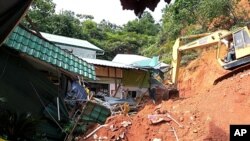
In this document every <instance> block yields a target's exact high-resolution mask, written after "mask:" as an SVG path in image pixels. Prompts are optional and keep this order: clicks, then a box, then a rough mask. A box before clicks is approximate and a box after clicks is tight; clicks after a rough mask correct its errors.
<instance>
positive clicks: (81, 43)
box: [41, 32, 104, 59]
mask: <svg viewBox="0 0 250 141" xmlns="http://www.w3.org/2000/svg"><path fill="white" fill-rule="evenodd" d="M41 34H42V36H43V37H44V38H45V39H47V40H49V41H51V42H53V43H54V44H56V45H57V46H58V47H60V48H62V49H66V50H68V51H70V52H72V53H73V54H74V55H76V56H78V57H81V58H92V59H96V56H97V55H104V50H102V49H100V48H99V47H97V46H95V45H93V44H91V43H89V42H88V41H86V40H81V39H75V38H69V37H65V36H59V35H54V34H49V33H43V32H41Z"/></svg>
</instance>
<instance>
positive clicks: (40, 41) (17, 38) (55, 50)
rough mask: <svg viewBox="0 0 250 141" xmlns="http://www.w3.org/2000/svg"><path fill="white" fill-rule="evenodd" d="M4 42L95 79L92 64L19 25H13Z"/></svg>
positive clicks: (55, 64) (25, 52)
mask: <svg viewBox="0 0 250 141" xmlns="http://www.w3.org/2000/svg"><path fill="white" fill-rule="evenodd" d="M4 44H5V45H7V46H8V47H10V48H12V49H15V50H17V51H19V52H22V53H24V54H26V55H29V56H32V57H34V58H37V59H39V60H41V61H44V62H46V63H49V64H51V65H54V66H56V67H59V68H62V69H64V70H67V71H69V72H73V73H76V74H78V75H82V76H84V77H85V78H88V79H92V80H95V68H94V66H93V65H91V64H89V63H87V62H86V61H84V60H82V59H80V58H78V57H76V56H75V55H73V54H70V53H68V52H66V51H64V50H62V49H61V48H59V47H57V46H56V45H54V44H53V43H51V42H49V41H47V40H46V39H44V38H41V37H39V36H37V35H36V34H34V33H33V32H31V31H28V30H26V29H24V28H22V27H20V26H16V27H15V29H14V30H13V32H12V33H11V34H10V35H9V36H8V37H7V39H6V40H5V42H4Z"/></svg>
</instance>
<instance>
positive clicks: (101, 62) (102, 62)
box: [82, 58, 136, 69]
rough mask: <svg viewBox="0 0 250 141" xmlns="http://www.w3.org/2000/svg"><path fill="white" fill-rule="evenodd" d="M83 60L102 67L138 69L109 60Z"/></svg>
mask: <svg viewBox="0 0 250 141" xmlns="http://www.w3.org/2000/svg"><path fill="white" fill-rule="evenodd" d="M82 59H83V60H85V61H87V62H88V63H90V64H95V65H100V66H108V67H115V68H126V69H136V68H135V67H132V66H129V65H126V64H122V63H116V62H112V61H108V60H101V59H89V58H82Z"/></svg>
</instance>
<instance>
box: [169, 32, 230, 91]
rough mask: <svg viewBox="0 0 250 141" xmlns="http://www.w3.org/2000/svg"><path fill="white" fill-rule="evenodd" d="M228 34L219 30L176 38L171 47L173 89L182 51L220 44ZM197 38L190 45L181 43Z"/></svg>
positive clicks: (175, 85)
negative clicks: (222, 38) (222, 37)
mask: <svg viewBox="0 0 250 141" xmlns="http://www.w3.org/2000/svg"><path fill="white" fill-rule="evenodd" d="M227 34H230V31H227V30H219V31H216V32H213V33H204V34H198V35H191V36H187V37H181V38H178V39H177V40H176V41H175V44H174V46H173V52H172V57H173V58H172V72H171V76H172V78H171V79H172V80H171V81H172V84H174V87H175V88H177V79H178V75H179V68H180V62H181V58H182V56H181V55H182V54H181V52H182V51H186V50H192V49H196V48H205V47H209V46H213V45H216V44H218V43H219V42H220V40H221V39H220V37H221V36H224V35H227ZM195 38H198V39H197V40H194V41H192V42H190V43H187V44H184V45H183V41H184V40H185V39H195Z"/></svg>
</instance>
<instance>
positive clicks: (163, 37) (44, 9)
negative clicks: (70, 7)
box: [23, 0, 249, 63]
mask: <svg viewBox="0 0 250 141" xmlns="http://www.w3.org/2000/svg"><path fill="white" fill-rule="evenodd" d="M242 1H244V0H242ZM240 2H241V1H239V0H219V1H218V0H189V1H186V0H176V1H175V3H174V4H172V5H169V6H166V8H165V9H164V10H163V13H162V14H163V16H162V22H161V23H156V22H155V20H154V19H153V17H152V15H151V14H150V13H149V12H145V13H144V14H143V15H142V17H141V18H140V19H135V20H133V21H129V22H128V23H127V24H125V25H123V26H118V25H115V24H113V23H110V22H109V21H107V20H103V21H101V22H100V23H96V22H95V21H93V18H94V17H93V16H91V15H82V14H75V13H74V12H72V11H61V12H60V13H55V4H54V3H53V2H52V0H35V1H34V3H33V4H32V8H31V9H30V11H29V13H28V15H29V17H30V18H31V19H32V21H33V23H34V24H35V26H36V27H37V29H38V30H39V31H43V32H48V33H52V34H58V35H64V36H69V37H74V38H79V39H85V40H88V41H90V42H92V43H93V44H95V45H96V46H99V47H100V48H102V49H104V50H105V52H106V53H105V55H104V56H102V59H108V60H111V59H112V58H113V57H114V56H115V55H116V54H118V53H133V54H141V55H145V56H149V57H152V56H153V55H160V56H161V60H163V61H164V62H166V63H170V62H171V53H172V46H173V44H174V41H175V40H176V38H178V37H180V36H184V35H185V36H186V35H191V34H198V33H204V32H208V31H209V32H210V31H215V30H217V29H232V28H235V27H238V26H243V25H245V24H246V23H247V22H248V21H249V14H248V13H249V11H247V10H248V9H249V3H248V9H247V7H244V8H242V6H241V5H240V4H239V3H240ZM244 6H245V5H244ZM23 23H24V24H25V25H26V26H28V27H30V28H31V25H30V24H29V23H27V22H25V21H23ZM191 56H192V55H191ZM187 58H188V57H187ZM191 58H192V57H191Z"/></svg>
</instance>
